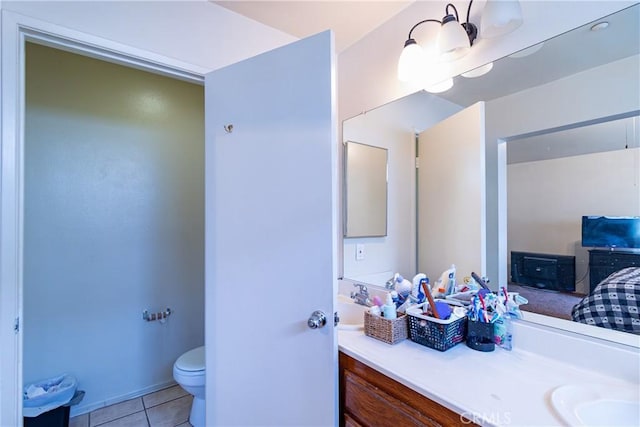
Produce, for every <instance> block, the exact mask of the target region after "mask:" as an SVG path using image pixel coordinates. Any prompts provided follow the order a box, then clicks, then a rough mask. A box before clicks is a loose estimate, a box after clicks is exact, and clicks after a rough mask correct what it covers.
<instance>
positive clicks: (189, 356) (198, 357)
mask: <svg viewBox="0 0 640 427" xmlns="http://www.w3.org/2000/svg"><path fill="white" fill-rule="evenodd" d="M174 368H175V369H178V370H180V371H183V372H187V373H191V374H192V375H194V374H196V373H197V372H200V371H204V369H205V362H204V346H202V347H197V348H194V349H193V350H189V351H187V352H186V353H184V354H183V355H182V356H180V357H179V358H178V360H176V363H175V364H174Z"/></svg>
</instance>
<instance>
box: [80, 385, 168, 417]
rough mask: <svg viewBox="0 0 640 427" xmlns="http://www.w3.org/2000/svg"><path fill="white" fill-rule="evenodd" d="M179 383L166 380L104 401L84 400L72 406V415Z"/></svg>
mask: <svg viewBox="0 0 640 427" xmlns="http://www.w3.org/2000/svg"><path fill="white" fill-rule="evenodd" d="M176 384H177V383H176V382H175V381H173V380H171V381H166V382H163V383H159V384H154V385H152V386H149V387H145V388H141V389H139V390H136V391H132V392H131V393H125V394H122V395H120V396H114V397H112V398H110V399H107V400H103V401H102V402H93V403H88V404H85V405H83V404H82V402H80V404H78V405H77V406H72V407H71V414H70V416H71V417H76V416H78V415H82V414H86V413H88V412H91V411H95V410H96V409H100V408H104V407H105V406H110V405H115V404H116V403H120V402H124V401H126V400H130V399H135V398H136V397H140V396H144V395H145V394H149V393H153V392H156V391H160V390H162V389H165V388H168V387H171V386H174V385H176Z"/></svg>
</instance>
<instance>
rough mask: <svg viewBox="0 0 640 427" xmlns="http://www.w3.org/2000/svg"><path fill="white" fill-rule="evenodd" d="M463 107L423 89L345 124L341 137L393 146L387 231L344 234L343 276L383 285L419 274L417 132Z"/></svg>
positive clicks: (377, 145)
mask: <svg viewBox="0 0 640 427" xmlns="http://www.w3.org/2000/svg"><path fill="white" fill-rule="evenodd" d="M461 109H462V107H460V106H458V105H455V104H453V103H451V102H448V101H446V100H442V99H440V98H437V97H435V96H432V95H429V94H427V93H424V92H422V93H416V94H413V95H411V96H407V97H405V98H403V99H400V100H397V101H394V102H392V103H390V104H388V105H384V106H382V107H380V108H377V109H375V110H372V111H369V112H366V113H364V114H361V115H358V116H356V117H352V118H350V119H349V120H346V121H345V122H344V126H343V135H342V137H343V141H355V142H361V143H363V144H368V145H373V146H376V147H383V148H386V149H387V150H389V151H388V154H389V158H388V187H387V188H388V198H387V221H388V224H387V235H386V236H385V237H366V238H345V239H344V277H346V278H350V279H354V280H359V281H363V282H366V283H374V284H378V285H384V282H385V281H386V280H387V279H389V278H390V277H391V275H392V274H393V273H396V272H398V273H400V274H402V275H403V276H405V277H407V278H412V277H413V276H414V275H415V274H416V272H417V267H416V169H415V157H416V138H415V134H416V133H417V132H420V131H422V130H424V129H426V128H428V127H431V126H433V125H434V124H436V123H438V122H440V121H441V120H443V119H445V118H447V117H449V116H450V115H452V114H454V113H456V112H458V111H460V110H461ZM356 244H363V245H364V247H365V259H364V260H356V256H355V251H356ZM376 279H377V280H376Z"/></svg>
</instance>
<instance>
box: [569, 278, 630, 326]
mask: <svg viewBox="0 0 640 427" xmlns="http://www.w3.org/2000/svg"><path fill="white" fill-rule="evenodd" d="M639 307H640V267H629V268H624V269H622V270H619V271H616V272H615V273H613V274H611V275H610V276H609V277H607V278H606V279H604V280H603V281H601V282H600V283H599V284H598V285H597V286H596V287H595V289H594V290H593V292H591V293H590V294H589V295H587V296H586V297H584V298H583V299H582V300H581V301H580V302H579V303H578V304H576V305H575V306H574V307H573V310H572V311H571V318H572V319H573V320H574V321H576V322H581V323H586V324H588V325H595V326H600V327H602V328H608V329H615V330H619V331H624V332H631V333H634V334H640V312H639V311H640V308H639Z"/></svg>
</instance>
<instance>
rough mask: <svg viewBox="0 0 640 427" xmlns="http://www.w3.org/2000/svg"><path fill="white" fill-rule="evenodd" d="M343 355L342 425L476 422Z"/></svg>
mask: <svg viewBox="0 0 640 427" xmlns="http://www.w3.org/2000/svg"><path fill="white" fill-rule="evenodd" d="M339 357H340V426H343V427H386V426H389V427H398V426H402V427H409V426H416V427H418V426H469V425H476V424H473V423H472V422H471V421H470V420H468V419H466V418H464V417H462V416H461V415H459V414H457V413H455V412H453V411H451V410H450V409H447V408H445V407H444V406H442V405H440V404H438V403H436V402H434V401H433V400H430V399H428V398H426V397H425V396H423V395H421V394H420V393H418V392H416V391H414V390H412V389H410V388H408V387H406V386H404V385H402V384H400V383H399V382H397V381H395V380H392V379H391V378H389V377H387V376H385V375H383V374H381V373H379V372H378V371H376V370H375V369H372V368H370V367H368V366H367V365H365V364H363V363H361V362H359V361H357V360H355V359H354V358H352V357H350V356H347V355H346V354H344V353H342V352H341V353H340V355H339Z"/></svg>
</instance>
